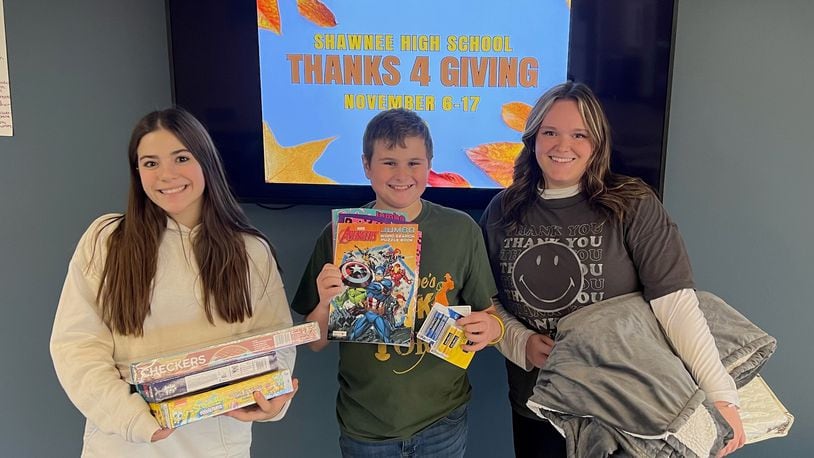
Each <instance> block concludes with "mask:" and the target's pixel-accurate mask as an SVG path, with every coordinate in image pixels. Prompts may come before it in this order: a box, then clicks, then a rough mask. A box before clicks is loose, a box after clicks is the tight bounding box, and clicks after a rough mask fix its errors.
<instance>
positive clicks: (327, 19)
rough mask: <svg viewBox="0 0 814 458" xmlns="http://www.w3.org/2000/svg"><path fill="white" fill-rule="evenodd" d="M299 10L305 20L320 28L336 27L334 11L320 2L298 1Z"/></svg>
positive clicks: (315, 0)
mask: <svg viewBox="0 0 814 458" xmlns="http://www.w3.org/2000/svg"><path fill="white" fill-rule="evenodd" d="M297 10H298V11H299V12H300V15H302V17H304V18H305V19H308V20H309V21H311V22H313V23H314V24H316V25H318V26H320V27H335V26H336V17H334V13H333V11H331V9H330V8H328V7H327V6H325V4H324V3H322V2H321V1H319V0H297Z"/></svg>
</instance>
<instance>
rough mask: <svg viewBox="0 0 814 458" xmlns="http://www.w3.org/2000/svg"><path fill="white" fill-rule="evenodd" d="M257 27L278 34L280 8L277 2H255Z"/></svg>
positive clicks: (258, 0) (269, 0)
mask: <svg viewBox="0 0 814 458" xmlns="http://www.w3.org/2000/svg"><path fill="white" fill-rule="evenodd" d="M257 27H260V28H261V29H266V30H271V31H272V32H274V33H276V34H277V35H279V34H280V30H281V29H280V7H279V6H277V0H257Z"/></svg>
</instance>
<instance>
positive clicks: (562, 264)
mask: <svg viewBox="0 0 814 458" xmlns="http://www.w3.org/2000/svg"><path fill="white" fill-rule="evenodd" d="M582 277H583V273H582V269H581V267H580V262H579V258H578V257H577V254H576V253H575V252H574V251H573V250H572V249H571V248H569V247H568V246H566V245H563V244H562V243H560V242H556V241H545V242H542V243H539V244H537V245H534V246H532V247H529V248H528V249H527V250H525V251H524V252H522V253H521V254H520V256H518V257H517V260H516V261H515V262H514V269H513V270H512V281H513V282H514V287H515V290H516V291H517V293H518V294H519V295H520V297H521V298H522V300H523V302H525V303H526V304H527V305H529V306H531V307H533V308H535V309H538V310H542V311H547V312H556V311H559V310H562V309H564V308H566V307H568V306H569V305H571V304H572V303H573V302H574V301H575V300H576V298H577V296H578V295H579V293H580V292H581V291H582Z"/></svg>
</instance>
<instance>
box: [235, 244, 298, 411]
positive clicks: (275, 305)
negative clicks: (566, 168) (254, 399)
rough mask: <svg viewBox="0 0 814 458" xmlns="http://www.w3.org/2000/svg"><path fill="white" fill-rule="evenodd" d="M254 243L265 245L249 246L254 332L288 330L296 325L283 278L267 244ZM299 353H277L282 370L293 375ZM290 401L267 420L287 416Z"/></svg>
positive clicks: (290, 349) (252, 324) (289, 350)
mask: <svg viewBox="0 0 814 458" xmlns="http://www.w3.org/2000/svg"><path fill="white" fill-rule="evenodd" d="M254 240H255V241H256V242H255V243H260V244H262V248H261V249H252V248H256V247H251V248H249V247H248V243H251V242H247V248H249V252H250V253H251V254H252V256H251V260H250V263H251V264H252V267H253V269H252V273H253V274H254V273H257V275H253V278H252V308H253V312H252V317H251V329H252V330H254V329H264V328H286V327H290V326H291V325H292V324H293V321H292V319H291V311H290V309H289V307H288V300H287V299H286V295H285V290H284V288H283V281H282V278H281V277H280V271H279V269H278V268H277V262H276V260H275V259H274V257H273V256H272V255H271V251H270V250H269V248H268V245H266V244H265V243H264V242H262V241H260V240H259V239H254ZM296 356H297V350H296V348H295V347H289V348H285V349H282V350H279V351H277V363H278V364H279V365H280V367H284V368H286V369H288V370H290V371H291V372H292V374H293V372H294V362H295V360H296ZM289 404H291V402H290V401H289V402H287V403H286V404H285V406H284V407H283V408H282V410H280V413H279V414H277V415H276V416H274V417H273V418H270V419H268V420H265V421H277V420H280V419H282V418H283V417H284V416H285V413H286V412H287V411H288V406H289Z"/></svg>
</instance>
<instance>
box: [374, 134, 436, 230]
mask: <svg viewBox="0 0 814 458" xmlns="http://www.w3.org/2000/svg"><path fill="white" fill-rule="evenodd" d="M362 165H363V166H364V168H365V176H366V177H367V179H368V180H370V186H371V187H372V188H373V191H374V192H375V193H376V204H375V207H376V208H379V209H383V210H397V211H402V212H405V213H407V220H408V221H412V220H413V219H415V217H416V216H418V214H419V213H420V212H421V199H420V197H421V195H422V194H423V193H424V189H426V187H427V178H428V176H429V173H430V161H429V159H428V158H427V147H426V146H425V144H424V139H422V138H420V137H414V136H413V137H406V138H405V139H404V146H401V145H399V144H398V142H397V143H395V144H394V145H393V147H392V148H389V149H388V148H387V145H386V143H385V142H384V141H383V140H377V141H376V143H375V144H374V147H373V154H372V155H371V157H370V161H367V160H366V159H365V157H364V156H362Z"/></svg>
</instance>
